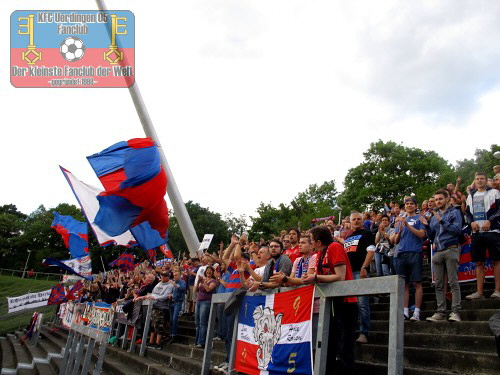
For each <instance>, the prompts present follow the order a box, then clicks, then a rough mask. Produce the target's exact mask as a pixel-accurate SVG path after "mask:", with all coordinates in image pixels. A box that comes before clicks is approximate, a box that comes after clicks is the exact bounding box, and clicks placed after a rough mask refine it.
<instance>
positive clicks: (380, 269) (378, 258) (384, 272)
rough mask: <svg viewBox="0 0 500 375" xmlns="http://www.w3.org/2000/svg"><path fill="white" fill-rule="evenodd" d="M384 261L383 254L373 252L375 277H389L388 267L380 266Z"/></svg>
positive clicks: (385, 265)
mask: <svg viewBox="0 0 500 375" xmlns="http://www.w3.org/2000/svg"><path fill="white" fill-rule="evenodd" d="M383 260H384V254H383V253H379V252H378V251H376V252H375V266H376V268H377V276H389V274H390V273H389V265H388V264H382V261H383Z"/></svg>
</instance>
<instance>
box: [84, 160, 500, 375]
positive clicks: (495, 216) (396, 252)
mask: <svg viewBox="0 0 500 375" xmlns="http://www.w3.org/2000/svg"><path fill="white" fill-rule="evenodd" d="M460 183H461V181H460V179H458V180H457V182H456V184H449V185H448V186H447V187H446V188H443V189H439V190H438V191H436V192H435V194H433V195H432V196H431V197H429V199H427V200H425V201H423V202H421V204H418V202H417V201H416V199H415V197H414V196H406V197H404V200H403V202H401V203H399V202H396V201H392V202H388V203H387V204H386V205H385V206H384V207H382V208H381V209H380V210H373V211H371V212H364V213H360V212H352V213H351V214H350V215H349V216H346V217H344V218H342V219H341V221H340V222H339V223H338V224H336V223H335V222H334V221H333V220H327V221H324V222H319V223H316V224H315V226H314V227H312V228H308V229H305V230H299V229H298V228H290V229H288V230H283V231H281V233H279V234H276V236H275V238H273V239H271V240H269V241H266V240H264V239H261V240H260V241H259V242H251V241H249V240H248V234H247V233H243V234H242V235H241V236H237V235H233V236H232V238H231V241H230V244H229V245H228V246H227V247H225V246H224V244H222V243H220V244H219V251H218V252H217V253H216V254H210V253H207V252H205V253H203V254H200V255H199V256H198V257H189V256H188V255H187V254H186V255H184V256H183V257H182V258H181V259H178V260H172V261H171V262H167V263H165V264H164V265H162V266H161V267H153V266H152V265H151V264H149V263H148V262H144V263H142V264H140V265H139V266H137V267H136V268H135V269H134V270H133V271H121V270H114V271H111V272H108V277H106V279H105V280H104V279H103V278H98V279H97V280H94V282H92V283H88V284H87V285H86V288H85V289H84V291H83V293H82V296H81V300H82V301H86V300H93V301H104V302H107V303H113V302H116V301H123V302H124V303H125V304H127V302H129V303H132V302H135V301H140V300H144V299H151V300H155V301H157V302H156V304H155V306H154V309H153V314H152V333H151V335H150V340H149V343H148V347H149V348H151V349H161V348H162V346H163V345H168V344H169V343H172V342H176V341H177V340H178V339H177V333H178V320H179V315H180V314H184V315H188V316H192V315H194V317H195V323H196V341H195V343H194V344H193V345H194V346H195V347H198V348H204V346H205V345H206V344H207V343H206V334H207V327H208V319H209V312H210V301H211V298H212V296H213V294H214V293H227V292H233V291H235V290H238V289H240V288H241V287H244V288H246V289H248V290H250V291H257V290H265V289H273V288H278V287H280V286H297V285H307V284H314V283H331V282H337V281H343V280H353V279H363V278H368V277H375V276H379V277H383V276H387V275H401V276H403V277H404V278H405V281H406V287H405V304H404V311H403V312H402V313H403V314H404V316H405V318H406V319H408V320H411V321H418V320H420V318H421V316H420V308H421V305H422V295H423V291H422V265H423V262H424V259H425V258H427V259H428V260H429V261H431V259H432V263H433V265H434V274H435V290H436V301H437V311H436V313H435V314H434V315H432V316H431V317H429V318H427V320H428V321H431V322H435V321H441V320H446V319H448V320H449V321H452V322H460V321H461V316H460V308H461V295H460V286H459V283H458V278H457V269H458V265H459V258H460V245H461V244H463V243H464V241H465V237H466V236H467V235H470V236H471V238H472V243H471V253H472V261H473V262H475V263H476V272H477V291H476V292H474V293H473V294H471V295H468V296H467V297H466V298H467V299H482V298H485V295H484V290H483V282H484V264H485V260H486V249H488V251H489V257H490V258H491V259H492V261H493V269H494V275H495V292H494V293H493V294H492V295H491V296H490V297H491V298H500V192H499V185H500V167H499V166H497V167H495V177H494V178H493V179H488V178H487V176H486V174H484V173H480V172H478V173H476V176H475V179H474V182H473V183H472V184H471V185H469V186H467V187H466V188H465V189H464V191H461V189H460ZM431 249H432V250H433V255H432V258H431ZM446 284H449V287H450V293H449V294H451V300H452V303H451V312H450V314H449V316H448V317H447V316H446V315H445V313H446V297H447V293H446ZM411 292H412V294H413V295H414V309H413V313H412V314H411V316H410V306H409V301H410V294H411ZM449 294H448V297H450V296H449ZM333 303H334V306H333V308H334V311H335V315H334V318H333V321H332V322H331V324H330V333H329V334H330V336H329V337H330V343H329V345H328V364H327V368H330V369H333V368H335V369H336V371H337V372H336V373H343V374H349V373H352V372H353V371H354V345H355V343H358V344H363V343H367V342H368V337H369V330H370V305H369V303H368V297H357V298H356V297H345V298H336V299H334V302H333ZM124 311H126V309H125V308H124ZM318 312H319V298H316V299H315V303H314V311H313V323H312V324H313V335H314V337H313V342H314V343H315V341H316V340H315V337H316V331H317V326H318ZM216 313H217V326H216V337H215V338H214V340H223V341H225V343H226V354H227V357H226V360H225V361H224V362H223V363H221V364H220V365H218V366H216V367H215V369H216V370H219V371H222V372H227V371H228V366H229V365H228V363H229V356H230V351H231V344H232V342H231V341H232V338H233V329H234V320H235V318H236V312H232V313H230V314H229V315H226V313H224V306H223V305H218V309H217V311H216ZM358 317H359V320H358ZM358 324H359V325H358ZM167 327H168V329H167ZM356 329H358V331H359V336H358V337H357V338H356V337H355V332H356ZM497 340H499V339H497Z"/></svg>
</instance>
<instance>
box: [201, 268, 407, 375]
mask: <svg viewBox="0 0 500 375" xmlns="http://www.w3.org/2000/svg"><path fill="white" fill-rule="evenodd" d="M290 289H292V288H279V289H274V290H270V291H264V292H256V293H247V295H267V294H273V293H280V292H283V291H287V290H290ZM316 289H317V292H318V293H317V294H316V297H318V296H319V297H320V299H321V305H320V312H319V324H318V338H317V342H316V357H315V364H314V373H315V374H321V375H323V374H326V358H327V353H328V332H329V324H330V319H326V317H329V316H331V314H332V298H334V297H347V296H369V295H380V294H389V296H390V307H389V346H388V358H387V373H388V374H389V375H403V347H404V317H403V304H404V279H403V278H401V277H400V276H386V277H377V278H373V279H361V280H352V281H339V282H336V283H329V284H316ZM230 295H231V293H221V294H214V295H213V296H212V304H211V307H210V315H209V324H208V332H207V338H206V342H207V343H211V342H212V339H213V337H214V330H215V320H216V308H215V307H216V305H217V304H220V303H225V302H226V301H227V300H228V298H229V296H230ZM237 335H238V314H236V319H235V322H234V331H233V340H232V347H231V353H233V355H232V356H231V358H230V362H229V368H230V369H233V368H234V361H235V346H236V340H237ZM211 352H212V347H211V345H206V346H205V352H204V355H203V367H202V375H208V374H209V373H210V358H211Z"/></svg>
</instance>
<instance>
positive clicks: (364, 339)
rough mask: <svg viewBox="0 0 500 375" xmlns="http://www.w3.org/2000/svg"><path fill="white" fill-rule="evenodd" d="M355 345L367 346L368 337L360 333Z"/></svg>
mask: <svg viewBox="0 0 500 375" xmlns="http://www.w3.org/2000/svg"><path fill="white" fill-rule="evenodd" d="M356 344H368V337H366V335H365V334H364V333H361V334H360V335H359V337H358V339H357V340H356Z"/></svg>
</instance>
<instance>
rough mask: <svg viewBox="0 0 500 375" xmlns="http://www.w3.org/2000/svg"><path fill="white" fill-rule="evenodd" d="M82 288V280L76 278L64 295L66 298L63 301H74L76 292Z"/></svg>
mask: <svg viewBox="0 0 500 375" xmlns="http://www.w3.org/2000/svg"><path fill="white" fill-rule="evenodd" d="M82 289H83V282H82V280H78V281H77V282H76V283H75V284H74V285H73V286H72V287H71V289H70V290H69V292H68V294H67V295H66V298H65V299H64V301H65V302H66V301H74V300H75V299H76V297H77V296H78V292H79V291H80V290H82Z"/></svg>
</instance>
